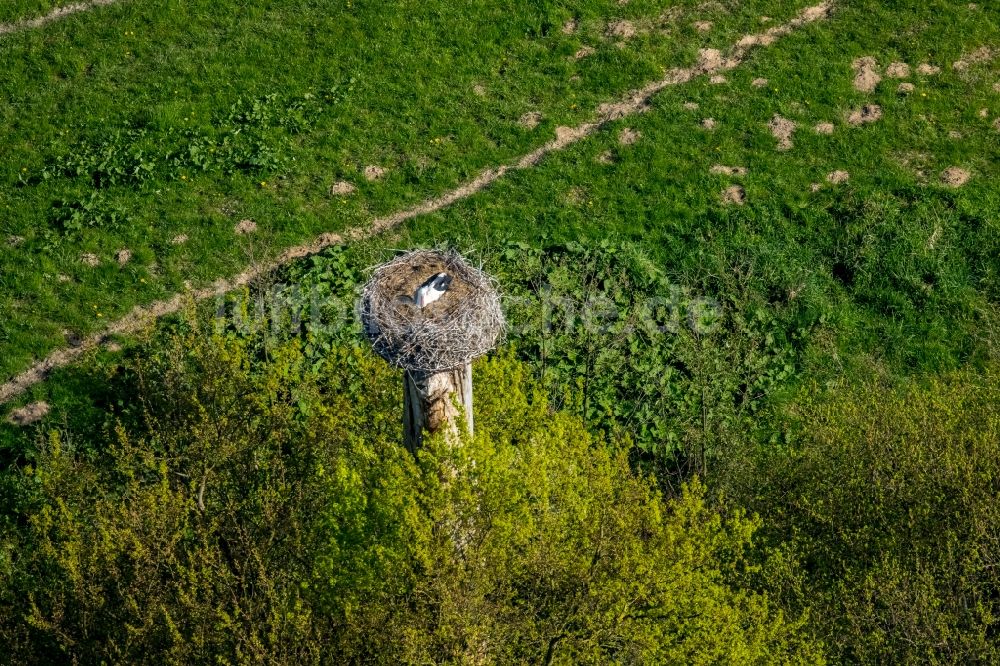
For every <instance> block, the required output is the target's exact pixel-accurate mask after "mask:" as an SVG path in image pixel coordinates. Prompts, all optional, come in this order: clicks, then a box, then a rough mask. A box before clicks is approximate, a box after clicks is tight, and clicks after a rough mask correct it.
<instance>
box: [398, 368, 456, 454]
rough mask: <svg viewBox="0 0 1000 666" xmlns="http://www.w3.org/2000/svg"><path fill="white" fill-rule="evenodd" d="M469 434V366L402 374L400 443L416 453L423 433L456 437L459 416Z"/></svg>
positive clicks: (411, 371)
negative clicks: (401, 428)
mask: <svg viewBox="0 0 1000 666" xmlns="http://www.w3.org/2000/svg"><path fill="white" fill-rule="evenodd" d="M462 412H464V413H465V414H464V424H462V425H464V428H465V431H466V432H467V433H468V434H470V435H471V434H472V365H471V364H469V363H466V364H465V365H464V366H462V367H459V368H456V369H454V370H448V371H446V372H419V371H414V370H407V371H406V372H405V373H404V375H403V442H404V443H405V444H406V448H407V449H409V450H410V451H411V452H412V453H416V451H417V449H418V448H419V447H420V443H421V441H422V440H423V436H424V432H425V431H426V432H428V433H430V434H434V433H436V432H442V431H443V432H445V433H446V436H448V437H455V438H456V439H457V437H458V435H459V427H460V415H461V413H462Z"/></svg>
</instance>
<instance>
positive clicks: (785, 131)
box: [767, 114, 795, 150]
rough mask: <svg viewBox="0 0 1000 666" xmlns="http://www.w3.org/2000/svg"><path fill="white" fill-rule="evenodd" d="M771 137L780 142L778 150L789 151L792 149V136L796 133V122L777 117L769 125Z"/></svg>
mask: <svg viewBox="0 0 1000 666" xmlns="http://www.w3.org/2000/svg"><path fill="white" fill-rule="evenodd" d="M767 128H768V129H769V130H771V136H773V137H774V138H775V139H777V140H778V150H789V149H790V148H791V147H792V134H793V133H794V132H795V121H793V120H789V119H788V118H782V117H781V116H779V115H777V114H776V115H775V116H774V117H773V118H771V120H770V121H769V122H768V123H767Z"/></svg>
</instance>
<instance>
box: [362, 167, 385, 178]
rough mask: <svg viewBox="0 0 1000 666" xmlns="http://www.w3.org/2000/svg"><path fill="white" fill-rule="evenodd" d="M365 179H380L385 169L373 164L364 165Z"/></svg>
mask: <svg viewBox="0 0 1000 666" xmlns="http://www.w3.org/2000/svg"><path fill="white" fill-rule="evenodd" d="M364 173H365V180H369V181H372V180H381V179H382V178H383V177H384V176H385V169H383V168H382V167H380V166H375V165H374V164H369V165H368V166H366V167H365V172H364Z"/></svg>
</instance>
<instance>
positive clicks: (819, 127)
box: [813, 123, 833, 134]
mask: <svg viewBox="0 0 1000 666" xmlns="http://www.w3.org/2000/svg"><path fill="white" fill-rule="evenodd" d="M813 131H814V132H816V134H833V123H816V126H815V127H813Z"/></svg>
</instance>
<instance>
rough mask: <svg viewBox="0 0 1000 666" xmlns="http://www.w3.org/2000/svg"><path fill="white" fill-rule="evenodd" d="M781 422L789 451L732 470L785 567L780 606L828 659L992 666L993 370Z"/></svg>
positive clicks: (998, 537) (840, 401)
mask: <svg viewBox="0 0 1000 666" xmlns="http://www.w3.org/2000/svg"><path fill="white" fill-rule="evenodd" d="M792 416H793V419H794V421H795V424H796V426H797V427H796V428H795V432H796V436H795V438H794V443H793V444H792V445H790V446H789V447H787V448H780V447H773V446H772V447H768V448H766V449H761V450H759V451H756V452H754V453H752V454H751V455H749V456H748V457H749V459H750V460H749V464H747V465H746V466H744V467H742V468H738V467H737V466H734V467H733V468H732V469H731V470H730V473H731V477H730V481H732V482H733V492H731V493H730V495H731V499H732V500H733V501H738V502H742V503H743V504H744V506H749V507H751V508H753V509H756V510H757V511H759V513H760V515H761V516H763V520H764V524H765V526H766V528H765V530H764V532H765V534H766V537H767V538H768V539H770V540H772V541H773V542H774V543H777V544H783V545H784V547H785V548H786V549H787V550H786V552H788V553H790V554H793V557H794V558H796V559H797V564H796V566H795V570H794V573H793V574H792V575H791V576H790V577H788V578H786V579H785V580H784V581H783V582H782V584H781V586H780V588H781V590H782V592H781V593H780V594H779V596H781V597H783V599H784V601H785V604H786V606H787V607H789V608H792V609H794V608H795V607H799V606H802V605H806V604H808V605H809V606H811V607H812V608H813V613H812V617H813V621H814V623H815V624H814V626H815V627H816V629H817V631H818V632H819V633H820V635H822V636H823V637H824V638H825V639H826V643H827V647H828V649H830V651H831V656H832V657H835V660H836V661H844V662H860V663H887V662H891V663H953V664H971V663H997V662H998V661H1000V649H998V645H1000V620H998V616H1000V574H998V569H997V567H998V565H1000V503H998V502H997V497H998V495H1000V372H998V369H997V368H996V367H992V368H988V369H987V371H986V372H984V373H977V372H974V371H971V370H969V371H965V372H962V373H955V374H951V375H945V376H942V377H936V378H929V379H926V380H924V381H922V382H919V383H918V382H912V383H908V384H906V385H905V386H902V387H892V386H889V385H886V383H884V382H883V381H879V380H870V381H869V382H867V383H861V384H858V385H856V386H853V387H850V388H844V389H839V390H835V391H833V392H823V393H819V392H807V393H805V394H804V395H803V396H802V398H801V399H800V400H799V401H798V402H797V403H796V406H795V407H794V408H793V409H792ZM746 459H747V457H744V460H746Z"/></svg>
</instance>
